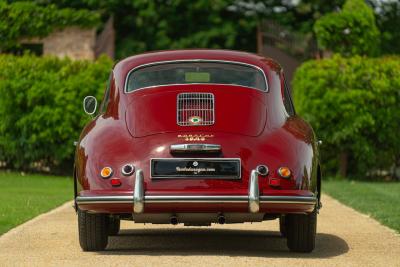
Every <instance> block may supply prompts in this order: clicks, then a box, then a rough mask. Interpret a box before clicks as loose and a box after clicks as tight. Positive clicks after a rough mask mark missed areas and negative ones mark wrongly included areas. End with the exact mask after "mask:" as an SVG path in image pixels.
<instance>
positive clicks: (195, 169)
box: [150, 158, 241, 179]
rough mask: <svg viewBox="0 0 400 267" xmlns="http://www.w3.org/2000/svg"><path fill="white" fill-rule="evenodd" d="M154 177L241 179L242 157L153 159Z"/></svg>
mask: <svg viewBox="0 0 400 267" xmlns="http://www.w3.org/2000/svg"><path fill="white" fill-rule="evenodd" d="M150 165H151V167H150V168H151V177H152V178H215V179H240V176H241V169H240V159H221V158H204V159H151V164H150Z"/></svg>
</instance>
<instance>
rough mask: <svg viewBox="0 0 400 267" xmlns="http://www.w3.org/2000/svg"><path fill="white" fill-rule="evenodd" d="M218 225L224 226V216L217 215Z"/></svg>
mask: <svg viewBox="0 0 400 267" xmlns="http://www.w3.org/2000/svg"><path fill="white" fill-rule="evenodd" d="M218 223H219V224H224V223H225V216H224V215H218Z"/></svg>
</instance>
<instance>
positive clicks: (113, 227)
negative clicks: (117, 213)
mask: <svg viewBox="0 0 400 267" xmlns="http://www.w3.org/2000/svg"><path fill="white" fill-rule="evenodd" d="M107 227H108V228H107V229H108V235H109V236H111V235H117V234H118V232H119V228H120V220H119V218H117V217H108V218H107Z"/></svg>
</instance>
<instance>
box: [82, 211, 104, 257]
mask: <svg viewBox="0 0 400 267" xmlns="http://www.w3.org/2000/svg"><path fill="white" fill-rule="evenodd" d="M78 231H79V243H80V245H81V248H82V249H83V251H99V250H104V249H105V248H106V246H107V242H108V229H107V217H106V215H105V214H91V213H87V212H86V211H81V210H78Z"/></svg>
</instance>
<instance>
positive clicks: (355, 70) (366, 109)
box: [293, 55, 400, 177]
mask: <svg viewBox="0 0 400 267" xmlns="http://www.w3.org/2000/svg"><path fill="white" fill-rule="evenodd" d="M293 90H294V100H295V104H296V107H297V110H298V112H299V114H300V115H302V116H303V117H304V118H305V119H306V120H308V121H309V122H310V123H311V124H312V125H313V127H314V129H315V131H316V133H317V135H318V137H319V138H320V139H322V140H323V141H324V143H323V145H322V147H321V149H322V155H323V162H324V163H325V165H324V166H325V170H326V171H327V172H328V173H330V174H336V173H337V171H338V170H339V169H340V167H342V171H344V172H345V169H346V163H347V166H348V168H347V169H348V174H351V175H353V176H361V177H364V176H365V175H368V174H370V175H373V174H374V173H375V174H377V173H379V172H378V171H379V170H389V169H390V168H391V167H392V166H393V165H394V164H396V163H397V164H399V163H400V138H399V135H400V108H399V103H400V57H386V58H364V57H359V56H356V57H353V58H343V57H341V56H338V55H335V56H334V57H333V58H330V59H323V60H314V61H309V62H306V63H305V64H303V65H302V66H301V67H300V68H299V69H298V70H297V71H296V74H295V78H294V81H293ZM340 158H341V160H340V161H339V159H340ZM343 168H344V169H343ZM341 174H344V173H341Z"/></svg>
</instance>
